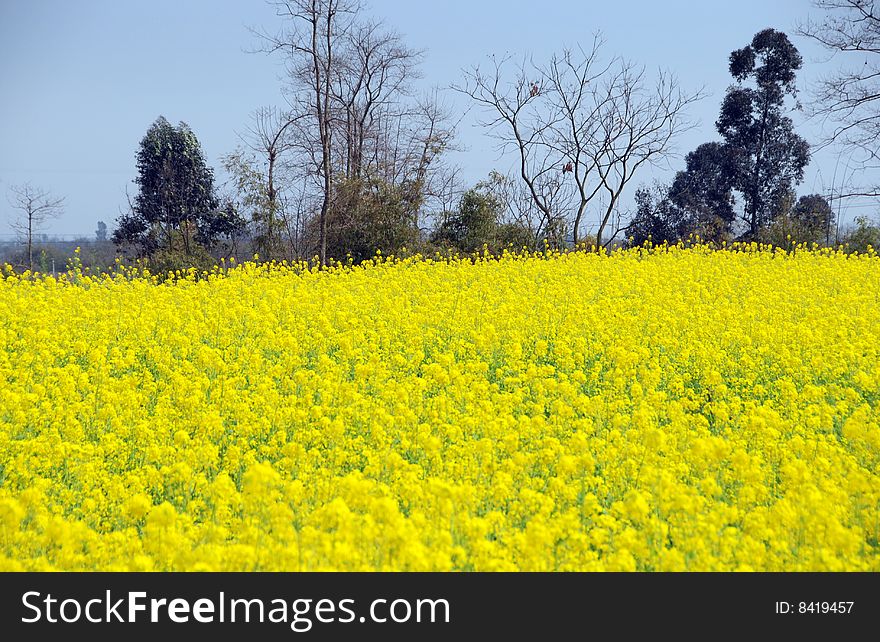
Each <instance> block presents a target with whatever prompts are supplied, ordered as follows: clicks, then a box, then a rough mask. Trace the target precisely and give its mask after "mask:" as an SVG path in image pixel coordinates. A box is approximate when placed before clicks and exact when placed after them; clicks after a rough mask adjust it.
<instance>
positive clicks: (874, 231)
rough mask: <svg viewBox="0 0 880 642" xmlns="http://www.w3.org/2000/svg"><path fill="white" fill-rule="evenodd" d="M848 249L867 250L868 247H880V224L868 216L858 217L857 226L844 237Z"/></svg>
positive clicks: (875, 248)
mask: <svg viewBox="0 0 880 642" xmlns="http://www.w3.org/2000/svg"><path fill="white" fill-rule="evenodd" d="M842 242H843V244H844V245H846V246H847V249H848V250H850V251H852V252H860V253H862V252H867V251H868V247H872V248H874V250H877V249H878V248H880V225H878V224H877V223H875V222H873V221H871V220H870V219H868V218H867V217H866V216H860V217H858V218H856V226H855V228H853V229H851V230H850V231H849V232H848V233H847V234H846V235H845V236H844V237H843V239H842Z"/></svg>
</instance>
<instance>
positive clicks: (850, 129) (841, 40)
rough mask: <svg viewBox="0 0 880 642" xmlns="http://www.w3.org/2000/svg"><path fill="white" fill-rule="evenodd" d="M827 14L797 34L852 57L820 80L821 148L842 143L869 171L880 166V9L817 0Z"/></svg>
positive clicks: (871, 192) (856, 0)
mask: <svg viewBox="0 0 880 642" xmlns="http://www.w3.org/2000/svg"><path fill="white" fill-rule="evenodd" d="M813 4H814V6H815V7H816V8H818V9H821V10H823V11H825V12H826V14H825V15H824V16H823V18H822V19H821V20H818V21H816V20H812V19H810V20H807V21H806V22H804V23H802V24H800V25H799V27H798V33H799V34H800V35H802V36H805V37H808V38H811V39H812V40H814V41H816V42H818V43H819V44H821V45H822V46H823V47H825V48H826V49H828V50H829V51H830V52H831V53H832V55H834V54H838V53H842V54H847V57H848V58H849V59H851V60H852V64H851V65H850V66H849V67H841V68H839V69H838V70H837V72H835V73H832V74H828V75H826V76H824V77H823V78H821V79H820V80H819V81H818V83H817V84H816V86H815V87H814V91H813V100H812V102H811V104H810V105H809V106H808V112H809V114H810V115H811V117H814V118H816V119H818V120H819V121H820V122H822V124H823V125H824V126H826V127H827V130H826V133H825V136H824V137H823V139H822V140H820V141H819V145H818V147H819V148H821V147H824V146H828V145H831V144H837V145H839V146H840V147H841V148H842V149H843V150H845V151H847V152H848V153H850V154H851V155H853V160H855V161H857V162H859V163H860V164H861V165H862V168H863V169H864V170H871V169H877V168H878V167H880V145H878V142H880V57H878V54H880V7H877V6H876V3H875V2H874V1H873V0H816V1H815V2H814V3H813ZM836 196H837V197H838V198H846V197H849V196H873V197H876V196H880V186H878V185H874V186H863V187H854V188H851V189H849V190H847V192H846V193H844V194H837V195H836Z"/></svg>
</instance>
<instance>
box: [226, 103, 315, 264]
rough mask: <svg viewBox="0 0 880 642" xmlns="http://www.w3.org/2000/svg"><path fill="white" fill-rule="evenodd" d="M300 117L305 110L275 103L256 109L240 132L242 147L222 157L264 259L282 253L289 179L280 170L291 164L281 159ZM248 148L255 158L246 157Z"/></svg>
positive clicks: (293, 140)
mask: <svg viewBox="0 0 880 642" xmlns="http://www.w3.org/2000/svg"><path fill="white" fill-rule="evenodd" d="M303 118H305V115H304V114H294V113H292V112H289V111H281V110H279V109H277V108H274V107H262V108H260V109H258V110H257V111H256V112H254V114H253V118H252V122H251V124H250V125H249V126H248V128H247V130H246V131H245V132H244V133H242V134H240V135H239V138H240V139H241V140H242V143H243V144H244V146H245V149H238V150H237V151H236V152H234V153H232V154H229V155H227V156H226V157H225V158H224V165H225V167H226V169H227V171H228V172H229V173H230V174H231V175H232V176H233V179H234V181H235V183H236V191H237V192H238V194H239V197H240V199H241V205H243V206H244V207H245V208H247V209H249V210H250V218H251V221H252V223H253V225H254V227H255V228H256V245H257V249H258V251H259V252H260V254H261V255H262V256H263V257H264V258H266V259H273V258H280V257H282V256H283V255H284V254H285V253H284V248H283V246H284V243H283V239H282V234H283V232H284V231H285V229H289V226H288V225H287V222H286V217H287V212H286V209H285V207H284V206H285V194H284V192H285V188H286V187H288V186H289V183H290V182H291V180H289V178H288V177H286V176H280V174H285V173H286V172H287V170H288V169H289V168H290V165H288V164H286V163H284V162H283V161H284V158H285V157H286V155H287V154H288V153H289V152H290V151H291V150H292V149H294V147H295V146H296V134H297V133H298V130H297V128H296V125H297V123H298V122H299V121H300V120H302V119H303ZM248 152H250V154H252V155H256V156H257V158H253V156H251V157H248Z"/></svg>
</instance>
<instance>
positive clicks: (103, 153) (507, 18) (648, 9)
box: [0, 0, 873, 238]
mask: <svg viewBox="0 0 880 642" xmlns="http://www.w3.org/2000/svg"><path fill="white" fill-rule="evenodd" d="M811 10H812V9H811V6H810V3H809V2H807V0H774V1H772V2H770V1H768V0H763V1H758V0H746V1H740V2H735V3H734V2H715V1H705V2H697V1H691V2H686V1H680V0H675V1H666V2H650V1H645V0H631V1H629V2H591V1H581V2H577V1H573V0H555V1H553V2H547V1H538V2H522V1H519V0H507V1H502V0H470V1H465V0H450V1H446V2H442V1H437V2H430V3H429V2H415V1H410V2H404V1H401V0H372V2H370V3H369V7H368V12H370V13H371V14H373V15H375V16H377V17H381V18H383V19H384V20H385V22H386V23H387V24H388V25H389V26H393V27H395V28H396V29H397V30H398V31H400V32H401V33H402V34H403V35H404V36H405V38H406V40H407V42H408V43H409V44H410V45H411V46H413V47H416V48H423V49H425V50H426V52H427V57H426V61H425V64H424V67H423V71H424V75H425V79H424V81H423V84H424V86H425V88H426V89H427V88H429V87H430V86H432V85H438V86H440V87H448V86H449V85H450V84H452V83H454V82H456V81H457V80H458V79H459V77H460V70H461V69H462V68H464V67H469V66H471V65H473V64H475V63H479V62H481V61H484V60H486V57H487V56H488V55H490V54H493V53H494V54H503V53H505V52H509V53H512V54H523V53H532V54H534V55H535V57H536V58H537V59H541V58H543V57H545V56H546V55H548V54H549V53H551V52H553V51H554V50H558V49H560V48H561V47H562V46H565V45H573V44H576V43H578V42H583V43H588V42H590V40H591V36H592V33H593V32H594V31H596V30H600V31H602V32H603V33H604V35H605V38H606V41H607V44H606V45H605V49H604V51H605V52H606V53H607V54H621V55H623V56H625V57H627V58H629V59H631V60H633V61H636V62H640V63H644V64H645V65H647V66H648V67H649V68H656V67H663V68H666V69H669V70H671V71H673V72H675V73H676V74H677V76H678V78H679V79H680V81H681V83H682V85H683V86H684V87H686V88H697V87H699V86H702V85H705V87H706V89H707V91H708V92H709V96H708V97H707V98H706V99H705V100H703V101H702V102H701V103H699V104H698V105H697V106H696V107H695V108H694V109H693V110H692V115H693V116H694V117H696V118H698V119H699V120H700V121H701V123H702V124H701V126H700V127H699V128H698V129H696V130H694V131H692V132H690V133H689V134H688V135H687V136H686V137H684V138H682V140H681V141H680V143H679V148H680V151H681V152H682V153H686V152H687V151H690V150H691V149H693V148H694V147H696V146H697V145H698V144H700V143H701V142H704V141H706V140H712V139H715V138H717V136H716V134H715V130H714V121H715V119H716V117H717V113H718V108H719V105H720V103H721V100H722V98H723V96H724V90H725V89H726V87H727V86H728V85H729V84H730V82H731V79H730V76H729V74H728V72H727V57H728V55H729V53H730V52H731V51H732V50H734V49H738V48H740V47H743V46H745V45H746V44H748V42H749V41H750V40H751V38H752V36H753V35H754V34H755V33H756V32H757V31H759V30H761V29H763V28H766V27H773V28H776V29H779V30H782V31H785V32H786V33H788V34H789V36H790V37H791V39H792V41H793V42H794V43H795V45H796V46H797V47H798V48H799V49H800V50H801V53H802V54H803V56H804V59H805V68H804V70H802V71H801V74H800V78H799V84H800V85H801V86H802V87H804V88H806V86H807V83H809V82H810V81H811V80H814V79H815V78H816V77H817V76H818V75H819V74H820V73H821V72H822V71H828V70H829V69H831V68H832V67H833V66H836V64H837V63H836V62H832V63H830V66H829V64H828V63H823V62H821V61H820V59H824V58H825V57H826V55H825V53H824V52H823V51H821V50H820V49H818V48H817V47H815V46H814V45H812V43H810V42H806V41H804V40H803V39H801V38H799V37H797V36H796V35H795V34H794V28H795V25H796V23H797V21H798V20H802V19H804V18H806V17H807V16H808V15H809V13H810V11H811ZM277 24H278V23H277V18H275V16H274V13H273V10H272V8H271V7H270V6H268V5H267V4H266V3H265V2H263V1H262V0H173V1H169V0H149V1H144V2H132V1H128V0H115V1H113V0H76V1H74V0H66V1H65V0H0V192H3V195H2V196H0V238H6V237H7V236H8V235H10V234H11V230H10V229H9V227H8V221H9V218H10V216H11V215H12V212H11V210H10V207H9V204H8V202H7V200H6V198H5V192H6V189H7V188H8V186H9V185H10V184H15V183H20V182H23V181H31V182H32V183H34V184H37V185H40V186H41V187H44V188H46V189H48V190H51V191H52V192H53V193H55V194H57V195H60V196H65V197H66V199H67V203H66V211H65V214H64V216H63V217H62V218H61V219H59V220H57V221H54V222H53V223H52V226H51V228H50V230H49V231H50V232H52V233H58V234H84V235H89V236H91V235H92V234H93V233H94V230H95V227H96V222H97V221H98V220H104V221H106V222H107V223H108V225H110V226H111V228H112V227H113V221H114V220H115V218H116V217H117V215H118V212H119V208H120V207H122V206H123V205H124V203H125V190H126V187H127V188H128V189H129V191H130V192H131V193H132V194H133V193H134V191H135V186H134V185H133V183H132V180H133V178H134V174H135V162H134V155H135V151H136V149H137V146H138V143H139V141H140V139H141V138H142V136H143V135H144V133H145V131H146V129H147V128H148V127H149V125H150V124H151V123H152V122H153V120H155V118H156V117H157V116H159V115H160V114H161V115H164V116H165V117H166V118H168V120H170V121H171V122H174V123H176V122H178V121H181V120H183V121H186V122H187V123H189V125H190V126H191V127H192V128H193V130H194V131H195V133H196V135H197V136H198V138H199V140H200V141H201V143H202V146H203V148H204V150H205V153H206V155H207V157H208V159H209V162H211V164H212V165H213V166H214V167H215V170H217V172H218V178H220V177H221V175H220V171H219V166H220V162H219V159H220V157H221V156H222V155H223V154H226V153H228V152H230V151H232V150H233V149H234V148H235V146H236V144H237V142H238V141H237V136H236V131H241V130H243V129H244V127H245V126H246V125H247V123H248V120H249V114H250V113H251V112H252V111H253V110H254V109H256V108H258V107H260V106H262V105H273V104H276V105H280V104H281V103H282V100H281V95H280V88H281V82H280V74H281V71H282V70H281V67H280V66H279V61H278V60H275V59H273V58H269V57H266V56H264V55H259V54H250V53H246V50H247V49H249V48H252V47H253V46H254V44H255V41H254V38H253V36H252V35H251V34H250V33H249V31H248V29H247V27H248V26H257V27H259V26H265V27H268V28H272V27H273V26H276V25H277ZM447 99H448V103H449V104H450V105H451V106H452V107H453V108H454V109H455V110H457V111H458V112H459V113H461V112H463V111H464V109H465V108H466V107H467V104H466V102H465V101H464V99H463V98H462V97H461V96H458V95H455V94H453V93H451V92H450V93H449V95H448V97H447ZM472 123H473V118H471V117H469V118H467V119H465V121H463V122H462V124H461V126H460V128H459V143H460V144H461V145H463V146H465V147H466V149H467V151H465V152H462V153H459V154H457V156H456V158H455V160H456V162H457V163H458V164H460V165H461V166H462V168H463V170H464V176H466V177H467V178H468V179H469V180H470V181H471V182H476V181H478V180H480V179H481V178H483V177H485V176H486V174H488V172H489V171H490V170H491V169H493V168H501V169H503V168H506V167H507V165H508V162H507V161H506V160H504V159H498V158H497V154H496V153H495V151H494V149H493V143H492V141H490V140H489V139H487V138H486V137H485V135H484V132H482V131H481V130H480V129H479V128H477V127H474V126H473V124H472ZM799 131H800V132H801V134H802V135H804V136H806V137H807V138H808V139H811V138H815V137H816V136H817V135H818V133H819V132H818V129H817V128H816V127H815V126H812V125H811V124H809V123H807V124H805V125H803V126H802V127H801V128H800V129H799ZM835 161H836V155H835V154H834V153H832V152H823V153H818V154H816V155H815V159H814V162H813V163H812V164H811V165H810V167H809V169H808V173H807V179H806V180H805V181H804V183H803V184H802V185H801V187H800V192H801V193H805V192H811V191H822V190H823V189H825V190H827V189H829V188H830V185H831V174H832V173H833V172H834V169H835ZM675 165H676V167H675V168H676V169H677V168H679V167H680V166H682V165H683V161H677V162H676V163H675ZM656 177H657V178H661V179H663V178H668V177H669V176H668V175H664V174H663V173H658V174H657V176H656ZM652 178H654V176H652V174H651V173H650V171H645V172H644V173H643V174H642V175H641V176H639V177H637V178H636V179H635V180H636V183H638V182H642V181H643V182H650V181H651V180H652ZM635 187H636V184H633V188H632V189H631V190H630V197H631V195H632V192H633V191H634V189H635ZM858 207H861V208H862V209H858ZM872 212H873V210H872V209H871V208H867V207H864V205H862V206H857V208H856V209H854V210H850V212H849V214H848V216H847V218H851V217H852V216H853V215H854V214H856V213H872Z"/></svg>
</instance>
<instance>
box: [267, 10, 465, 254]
mask: <svg viewBox="0 0 880 642" xmlns="http://www.w3.org/2000/svg"><path fill="white" fill-rule="evenodd" d="M272 4H273V5H274V6H275V8H276V13H277V14H278V15H279V16H280V17H281V19H282V21H283V27H282V29H281V31H279V32H278V33H268V32H259V33H258V35H259V36H260V37H261V38H262V40H263V43H264V46H263V51H267V52H270V53H278V54H281V55H283V56H285V60H286V62H287V69H288V77H287V84H286V86H285V98H286V100H287V102H288V103H289V106H290V113H289V115H288V118H289V119H290V120H291V121H292V124H291V126H290V128H289V130H288V131H287V132H286V136H288V140H289V141H290V145H289V146H288V147H287V148H286V149H285V150H283V151H282V152H281V153H280V156H279V157H282V156H283V157H284V162H283V163H281V165H282V166H284V167H286V168H292V169H293V171H291V172H289V173H288V174H286V176H285V180H287V181H288V185H290V186H293V189H295V190H302V192H300V193H299V197H298V198H296V197H294V198H293V200H296V201H298V202H299V203H300V204H303V205H304V206H305V207H306V208H308V207H309V206H310V205H312V204H315V207H314V209H315V210H316V212H315V213H314V218H315V219H316V220H315V221H314V222H312V221H311V220H309V221H307V224H306V225H304V226H303V230H304V236H306V237H307V240H311V238H310V237H311V236H312V231H313V230H314V236H315V237H316V239H315V244H316V246H317V250H318V252H317V253H318V256H319V259H320V261H321V262H322V263H326V261H327V259H328V258H329V257H330V255H329V254H328V252H330V250H332V251H338V249H339V248H341V247H344V245H345V244H344V243H342V244H340V243H339V242H338V240H339V239H340V238H342V239H345V238H350V237H351V235H350V234H349V232H350V231H351V230H350V228H347V229H346V230H341V231H340V234H336V235H335V237H334V239H335V240H334V241H333V242H332V243H330V244H329V245H330V246H332V247H330V249H329V250H328V237H329V235H330V231H329V230H328V226H329V225H331V224H340V225H342V224H344V225H346V226H348V225H349V224H361V223H364V224H366V218H365V217H368V216H369V215H371V214H370V213H375V212H377V211H378V210H377V209H376V207H375V205H376V203H377V202H378V201H381V200H382V199H385V198H386V197H388V198H390V196H389V195H394V197H393V198H392V200H394V199H397V198H398V197H400V199H402V200H401V201H400V202H401V203H403V202H405V203H406V206H405V207H404V208H403V210H406V211H407V212H408V213H412V214H413V215H414V216H415V217H416V218H419V216H420V215H421V214H422V213H423V211H424V210H426V209H427V207H428V203H430V202H432V201H437V200H438V199H441V198H443V199H446V198H447V196H448V192H449V189H448V187H449V180H450V177H453V176H454V172H452V173H450V172H447V171H446V168H445V167H444V164H443V163H442V162H438V159H441V157H442V155H443V153H444V152H445V151H446V150H447V149H449V148H450V145H451V141H452V138H453V134H454V132H453V129H452V127H450V126H449V125H448V124H447V121H448V119H449V114H448V112H447V111H446V110H445V109H444V108H443V107H442V105H441V104H440V102H439V100H438V99H437V95H436V93H435V94H428V95H427V96H423V97H421V98H419V97H416V96H414V95H413V91H412V81H413V80H414V79H415V78H417V77H418V76H419V73H418V65H419V63H420V62H421V60H422V55H421V52H419V51H416V50H412V49H410V48H409V47H407V46H406V44H405V43H404V42H403V39H402V38H401V37H400V36H399V35H398V34H397V33H395V32H394V31H393V30H390V29H388V28H386V27H385V26H384V25H383V24H382V23H380V22H376V21H364V20H362V19H361V17H360V15H359V11H360V8H361V5H360V3H359V2H358V1H357V0H287V1H280V2H272ZM359 199H363V201H364V203H363V205H364V208H362V209H361V210H358V211H359V212H360V214H358V216H356V217H354V218H351V216H354V214H355V212H354V210H352V209H351V208H352V207H356V206H357V202H358V200H359ZM377 199H378V200H377ZM412 208H415V210H414V211H411V210H412ZM340 209H349V210H351V211H348V212H344V211H334V210H340ZM403 210H402V211H403ZM350 215H351V216H350ZM408 215H409V214H408ZM308 218H309V219H311V218H312V216H309V217H308ZM376 224H377V225H379V226H380V227H381V226H382V225H384V223H383V222H382V221H376ZM355 236H356V235H355ZM369 236H370V235H369V234H367V235H366V236H365V238H366V237H369ZM330 253H332V252H330Z"/></svg>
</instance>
